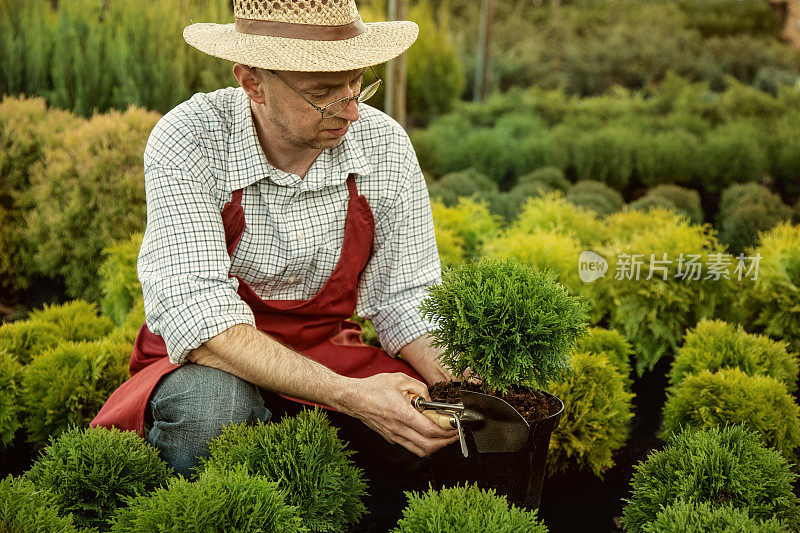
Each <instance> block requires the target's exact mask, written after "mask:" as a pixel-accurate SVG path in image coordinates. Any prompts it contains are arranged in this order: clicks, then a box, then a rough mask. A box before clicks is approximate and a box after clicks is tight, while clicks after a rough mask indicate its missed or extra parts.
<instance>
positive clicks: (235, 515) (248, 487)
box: [111, 468, 309, 533]
mask: <svg viewBox="0 0 800 533" xmlns="http://www.w3.org/2000/svg"><path fill="white" fill-rule="evenodd" d="M286 500H287V496H286V494H285V492H284V491H282V490H281V489H280V487H279V486H278V483H275V482H272V481H268V480H267V479H265V478H263V477H261V476H250V475H248V474H247V472H246V471H245V470H244V469H243V468H236V469H232V470H225V471H223V470H218V469H210V470H208V471H206V472H203V473H202V474H201V475H200V478H199V479H198V480H197V481H196V482H194V483H190V482H188V481H187V480H185V479H183V478H182V477H177V478H172V479H170V480H169V482H168V483H167V486H166V488H159V489H157V490H156V491H155V492H153V493H152V494H150V495H141V496H138V497H137V498H134V499H130V500H129V501H128V506H127V507H125V508H122V509H120V510H119V512H118V513H117V514H116V515H115V516H114V519H113V522H112V528H111V531H113V532H114V533H160V532H162V531H225V532H226V533H250V532H253V531H263V532H265V533H267V532H268V533H301V532H307V531H309V529H308V527H306V526H305V525H303V521H302V518H301V517H300V516H299V514H298V509H297V507H295V506H293V505H289V504H287V503H286Z"/></svg>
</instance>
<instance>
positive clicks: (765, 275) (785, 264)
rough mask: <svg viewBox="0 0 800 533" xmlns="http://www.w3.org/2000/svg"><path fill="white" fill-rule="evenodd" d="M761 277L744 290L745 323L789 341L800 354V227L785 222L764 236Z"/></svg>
mask: <svg viewBox="0 0 800 533" xmlns="http://www.w3.org/2000/svg"><path fill="white" fill-rule="evenodd" d="M756 254H758V255H759V256H760V257H761V259H760V261H759V263H758V264H759V270H758V276H757V278H756V279H755V280H752V279H747V280H746V282H747V283H746V285H745V286H744V287H743V288H744V290H743V291H741V293H740V296H741V300H740V302H739V313H740V314H741V315H742V319H741V323H743V324H747V325H749V326H748V327H752V328H754V329H756V330H760V331H763V332H764V333H766V334H767V335H771V336H773V337H776V338H778V339H781V340H784V341H786V342H788V343H789V348H790V349H791V350H792V351H793V352H794V353H800V308H798V306H797V302H798V301H800V226H790V225H789V224H786V223H782V224H780V225H778V226H776V227H774V228H773V229H772V230H770V231H769V232H768V233H765V234H763V235H762V237H761V243H760V245H759V246H758V247H757V248H755V250H751V251H750V253H749V255H750V256H753V257H755V256H756Z"/></svg>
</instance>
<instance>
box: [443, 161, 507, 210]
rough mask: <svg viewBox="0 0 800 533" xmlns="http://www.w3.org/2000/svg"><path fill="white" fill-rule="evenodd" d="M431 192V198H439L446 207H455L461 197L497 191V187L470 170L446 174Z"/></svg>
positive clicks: (472, 169)
mask: <svg viewBox="0 0 800 533" xmlns="http://www.w3.org/2000/svg"><path fill="white" fill-rule="evenodd" d="M429 190H432V192H431V198H439V199H440V200H441V201H442V202H444V203H445V204H446V205H449V206H454V205H456V204H457V203H458V199H459V198H461V197H464V196H466V197H469V196H473V195H479V196H480V195H482V194H484V193H487V192H492V191H496V190H497V185H496V184H494V183H493V182H492V181H491V180H490V179H489V178H487V177H486V176H485V175H483V174H481V173H480V172H478V171H477V170H475V169H474V168H469V169H467V170H461V171H458V172H450V173H448V174H445V175H444V176H442V177H441V179H439V181H436V182H434V183H433V184H432V185H431V187H430V188H429Z"/></svg>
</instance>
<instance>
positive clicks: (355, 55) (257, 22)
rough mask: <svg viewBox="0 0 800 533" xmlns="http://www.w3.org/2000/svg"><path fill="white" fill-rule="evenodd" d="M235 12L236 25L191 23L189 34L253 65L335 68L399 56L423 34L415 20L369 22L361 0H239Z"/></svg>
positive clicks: (203, 45)
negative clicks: (359, 6) (362, 14)
mask: <svg viewBox="0 0 800 533" xmlns="http://www.w3.org/2000/svg"><path fill="white" fill-rule="evenodd" d="M233 14H234V17H235V19H236V22H235V23H233V24H206V23H200V24H192V25H190V26H187V27H186V28H184V29H183V38H184V39H185V40H186V42H187V43H189V44H190V45H192V46H194V47H195V48H197V49H198V50H200V51H201V52H205V53H206V54H209V55H212V56H215V57H221V58H222V59H227V60H229V61H235V62H237V63H243V64H245V65H249V66H252V67H261V68H264V69H273V70H298V71H304V72H333V71H342V70H354V69H358V68H364V67H368V66H371V65H377V64H379V63H384V62H386V61H388V60H390V59H393V58H395V57H397V56H399V55H400V54H402V53H403V52H405V51H406V50H407V49H408V47H409V46H411V44H412V43H413V42H414V41H415V40H416V38H417V33H418V32H419V28H418V27H417V25H416V24H415V23H414V22H411V21H396V22H372V23H369V24H365V23H363V22H362V21H361V17H360V16H359V14H358V10H357V9H356V4H355V0H233Z"/></svg>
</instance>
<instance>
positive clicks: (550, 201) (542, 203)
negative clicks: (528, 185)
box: [511, 192, 607, 246]
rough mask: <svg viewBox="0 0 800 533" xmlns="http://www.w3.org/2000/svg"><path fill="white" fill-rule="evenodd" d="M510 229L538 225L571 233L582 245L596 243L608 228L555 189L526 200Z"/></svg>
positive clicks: (528, 227)
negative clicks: (540, 196)
mask: <svg viewBox="0 0 800 533" xmlns="http://www.w3.org/2000/svg"><path fill="white" fill-rule="evenodd" d="M511 228H513V229H518V230H520V231H522V232H532V231H533V230H534V228H540V229H543V230H548V231H556V232H558V233H562V234H566V235H573V236H575V237H576V238H577V239H578V240H579V241H580V243H581V244H582V245H584V246H591V245H594V244H599V243H600V242H603V241H604V240H605V239H606V238H607V230H606V228H605V226H604V224H603V223H602V222H601V221H600V220H598V218H597V216H596V215H595V214H594V212H592V211H586V210H584V209H581V208H579V207H577V206H575V205H573V204H571V203H569V202H568V201H567V200H565V199H564V197H563V196H562V195H561V194H560V193H558V192H555V193H553V194H550V195H547V196H544V197H542V198H532V199H530V200H528V202H527V203H526V204H525V206H524V207H523V208H522V212H521V213H520V215H519V218H517V220H516V221H515V222H514V223H513V224H512V225H511Z"/></svg>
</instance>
